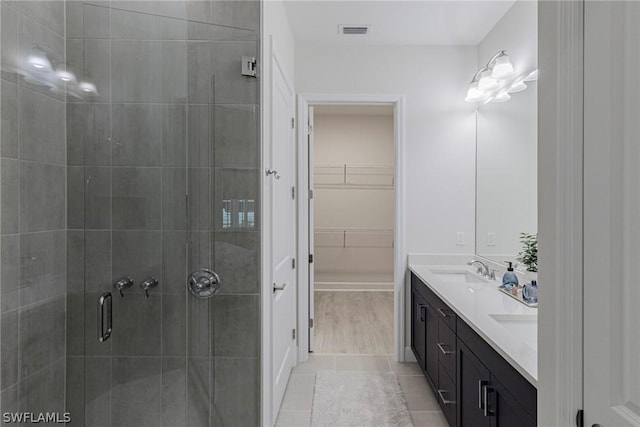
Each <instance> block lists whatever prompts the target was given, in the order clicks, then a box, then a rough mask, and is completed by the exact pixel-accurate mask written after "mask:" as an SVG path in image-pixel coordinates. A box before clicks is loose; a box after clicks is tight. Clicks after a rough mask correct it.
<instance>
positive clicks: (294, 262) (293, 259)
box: [291, 258, 296, 269]
mask: <svg viewBox="0 0 640 427" xmlns="http://www.w3.org/2000/svg"><path fill="white" fill-rule="evenodd" d="M291 268H292V269H294V268H296V259H295V258H291Z"/></svg>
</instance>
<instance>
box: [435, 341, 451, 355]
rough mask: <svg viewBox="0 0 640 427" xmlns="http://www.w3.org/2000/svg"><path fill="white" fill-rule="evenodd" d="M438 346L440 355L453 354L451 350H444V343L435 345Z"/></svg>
mask: <svg viewBox="0 0 640 427" xmlns="http://www.w3.org/2000/svg"><path fill="white" fill-rule="evenodd" d="M437 344H438V348H439V349H440V351H441V352H442V354H453V351H452V350H447V349H445V348H444V343H441V342H439V343H437Z"/></svg>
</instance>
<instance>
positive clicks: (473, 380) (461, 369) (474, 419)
mask: <svg viewBox="0 0 640 427" xmlns="http://www.w3.org/2000/svg"><path fill="white" fill-rule="evenodd" d="M457 352H458V357H457V359H458V360H457V377H458V380H457V381H458V396H457V405H458V424H457V425H458V426H459V427H491V422H492V418H493V417H491V416H490V415H489V412H488V411H489V410H490V409H491V407H489V408H485V402H484V388H485V387H486V386H489V384H490V380H491V375H490V372H489V370H488V369H487V368H486V367H485V366H484V365H483V364H482V362H480V360H479V359H478V358H477V357H476V356H475V355H474V354H473V353H472V352H471V351H470V350H469V349H468V348H467V346H466V345H464V343H463V342H462V341H460V340H458V348H457ZM490 403H491V402H490ZM485 409H486V410H487V415H485ZM513 425H514V426H518V425H519V424H513ZM504 427H506V424H505V426H504Z"/></svg>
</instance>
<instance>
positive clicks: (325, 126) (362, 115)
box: [313, 106, 394, 290]
mask: <svg viewBox="0 0 640 427" xmlns="http://www.w3.org/2000/svg"><path fill="white" fill-rule="evenodd" d="M393 165H394V145H393V108H392V107H391V106H376V107H371V106H341V107H337V106H320V107H316V108H315V124H314V168H313V170H314V180H315V185H314V189H315V190H314V200H315V210H314V212H315V218H314V219H315V225H314V229H315V230H314V237H315V242H314V243H315V245H314V246H315V248H314V250H315V253H314V255H315V260H314V263H315V289H316V290H323V289H389V290H391V289H393V287H392V282H393V223H394V182H393V175H394V166H393Z"/></svg>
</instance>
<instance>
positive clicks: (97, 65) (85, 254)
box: [67, 1, 260, 427]
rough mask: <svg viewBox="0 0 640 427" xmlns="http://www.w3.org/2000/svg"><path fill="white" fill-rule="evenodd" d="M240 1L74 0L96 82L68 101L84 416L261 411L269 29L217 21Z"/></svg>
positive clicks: (165, 420)
mask: <svg viewBox="0 0 640 427" xmlns="http://www.w3.org/2000/svg"><path fill="white" fill-rule="evenodd" d="M215 3H219V4H220V5H222V4H225V5H226V6H225V7H226V9H225V8H224V7H222V8H221V7H220V5H218V6H216V5H215ZM231 3H233V2H230V3H229V4H226V3H225V2H192V3H190V2H179V1H176V2H168V1H159V2H125V1H111V2H86V3H85V2H67V58H68V63H69V66H70V68H73V69H74V70H76V72H77V73H78V78H82V79H85V80H90V81H91V82H93V83H94V84H95V92H94V93H91V94H89V95H85V96H82V97H79V98H73V97H69V98H68V104H67V140H68V174H67V188H68V209H67V211H68V222H69V227H68V228H69V230H68V262H67V265H68V271H69V274H70V276H71V275H73V282H72V281H71V279H72V278H71V277H70V283H74V285H73V287H71V289H70V291H69V292H68V295H67V325H68V326H67V344H68V345H67V406H68V410H69V411H70V412H71V413H72V423H71V424H72V425H78V426H92V427H94V426H112V427H127V426H132V427H133V426H135V427H142V426H150V427H151V426H153V427H155V426H172V427H176V426H232V425H238V426H251V425H258V423H259V413H260V412H259V383H260V380H259V353H258V351H259V338H260V337H259V317H258V316H259V278H258V272H259V252H258V248H259V232H258V230H259V229H258V226H259V221H258V218H257V211H258V208H259V197H258V194H259V175H258V155H259V139H258V119H259V117H258V83H257V80H256V79H254V78H247V77H244V76H242V75H241V74H240V59H241V57H242V56H243V55H249V56H257V52H258V36H257V34H258V33H257V31H256V29H257V20H256V21H255V23H254V19H253V18H251V19H249V18H247V19H249V20H248V21H247V22H251V23H252V25H255V26H256V27H255V28H254V27H250V28H247V29H242V28H234V26H233V25H219V24H220V23H221V22H219V19H222V18H220V17H223V18H224V17H225V16H228V18H225V19H229V20H230V21H229V24H233V23H234V22H232V20H233V19H238V18H237V17H236V18H234V16H236V15H235V14H234V13H232V12H233V9H232V8H233V7H234V6H233V5H232V4H231ZM239 3H245V4H244V5H242V7H244V8H247V7H249V9H248V10H250V11H253V9H252V8H256V9H257V7H258V4H257V3H255V4H254V3H253V2H239ZM198 5H200V6H203V5H207V6H208V7H209V8H210V9H211V7H213V8H217V9H216V11H217V13H216V14H214V12H213V11H211V10H209V11H208V12H206V14H205V12H203V10H205V9H202V10H196V9H194V8H195V7H197V6H198ZM248 5H251V6H248ZM236 7H240V6H236ZM252 13H253V12H252ZM240 15H242V14H240ZM244 15H247V16H249V17H250V15H251V14H250V13H248V12H245V13H244ZM255 16H256V17H257V16H258V15H255ZM202 270H213V271H215V272H217V273H218V274H219V275H220V278H221V283H222V286H221V289H220V292H219V293H217V294H216V295H213V296H211V297H210V298H205V299H200V298H196V296H195V295H193V294H192V293H190V292H189V290H188V287H187V284H188V278H189V276H190V275H191V274H192V273H194V272H198V271H202ZM116 283H119V284H120V285H118V287H117V288H116V287H114V284H116ZM141 285H142V286H141ZM106 293H110V294H111V299H110V301H109V299H108V298H107V299H104V298H102V297H103V296H104V295H105V294H106ZM101 298H102V299H101ZM101 302H102V304H101ZM109 306H110V307H109ZM109 308H111V316H109V313H108V312H109ZM109 326H111V328H112V330H111V334H110V336H109V337H108V338H107V339H105V335H106V331H107V330H108V328H109Z"/></svg>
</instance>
